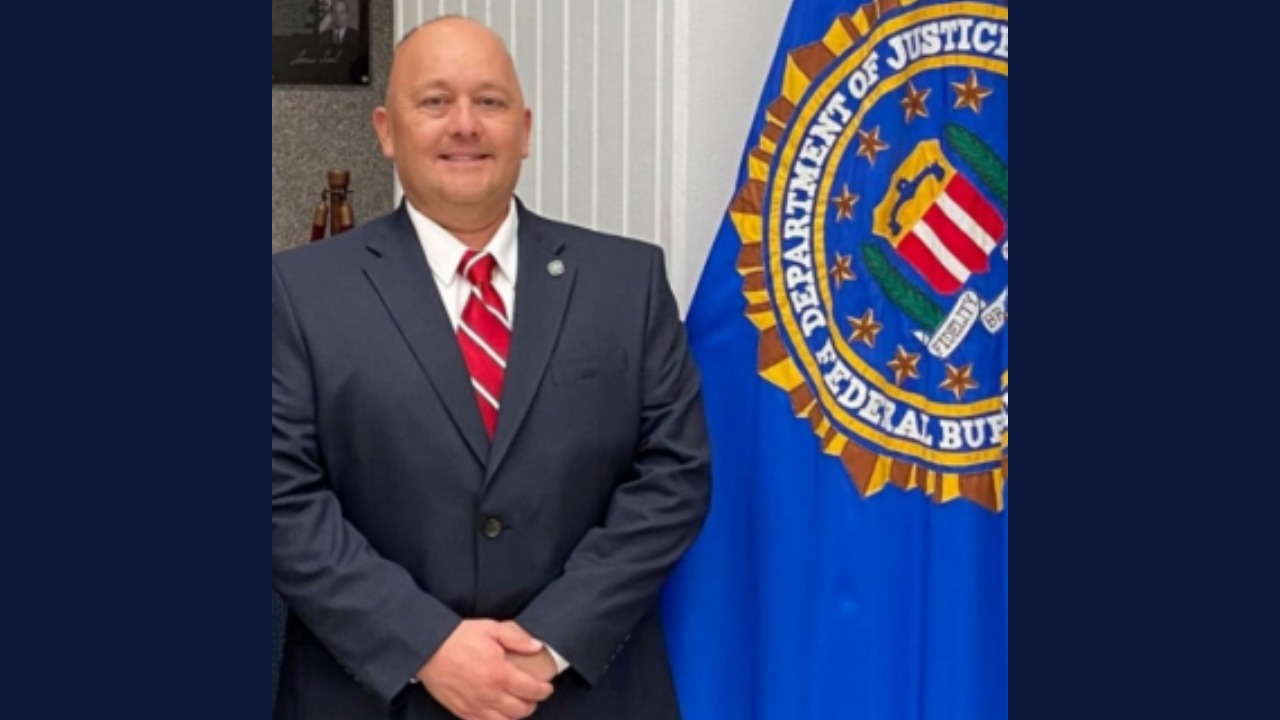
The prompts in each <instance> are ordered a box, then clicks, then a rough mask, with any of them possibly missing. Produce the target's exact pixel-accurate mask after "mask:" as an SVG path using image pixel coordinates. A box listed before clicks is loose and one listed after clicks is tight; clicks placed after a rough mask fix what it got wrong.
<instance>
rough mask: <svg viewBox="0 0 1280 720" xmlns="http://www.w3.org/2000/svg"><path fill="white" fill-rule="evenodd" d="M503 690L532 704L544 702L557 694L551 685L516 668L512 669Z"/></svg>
mask: <svg viewBox="0 0 1280 720" xmlns="http://www.w3.org/2000/svg"><path fill="white" fill-rule="evenodd" d="M502 689H503V690H506V691H507V692H508V693H510V694H511V695H512V696H513V697H515V698H516V699H519V700H524V701H526V702H532V703H540V702H544V701H546V699H547V698H549V697H551V694H552V693H553V692H555V688H554V687H552V685H551V683H549V682H542V681H541V680H539V679H537V678H535V677H534V676H532V675H530V674H529V673H527V672H524V671H523V670H518V669H516V668H514V667H513V668H511V673H510V674H509V675H508V677H507V681H506V683H504V684H503V688H502Z"/></svg>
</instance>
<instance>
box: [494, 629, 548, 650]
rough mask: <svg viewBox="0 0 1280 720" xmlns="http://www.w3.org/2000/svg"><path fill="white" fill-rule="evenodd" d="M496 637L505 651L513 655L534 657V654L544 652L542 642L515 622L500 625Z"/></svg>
mask: <svg viewBox="0 0 1280 720" xmlns="http://www.w3.org/2000/svg"><path fill="white" fill-rule="evenodd" d="M494 637H495V638H497V640H498V642H499V643H501V645H502V647H503V648H504V649H506V650H509V651H510V652H513V653H520V654H521V655H533V654H534V653H540V652H542V648H543V645H542V642H541V641H539V640H537V639H536V638H534V637H533V636H532V635H530V634H529V633H527V632H525V630H524V628H522V627H520V626H519V625H517V624H516V623H514V622H504V623H501V624H499V625H498V627H497V630H496V631H495V634H494Z"/></svg>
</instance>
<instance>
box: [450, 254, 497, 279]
mask: <svg viewBox="0 0 1280 720" xmlns="http://www.w3.org/2000/svg"><path fill="white" fill-rule="evenodd" d="M496 264H497V262H496V261H495V260H494V259H493V256H492V255H490V254H489V253H481V252H476V251H475V250H468V251H467V253H466V254H465V255H463V256H462V264H461V265H459V266H458V272H459V273H461V274H462V276H463V277H465V278H466V279H467V282H469V283H471V284H472V285H475V286H477V287H483V286H485V285H488V284H489V283H490V282H492V280H493V268H494V266H495V265H496Z"/></svg>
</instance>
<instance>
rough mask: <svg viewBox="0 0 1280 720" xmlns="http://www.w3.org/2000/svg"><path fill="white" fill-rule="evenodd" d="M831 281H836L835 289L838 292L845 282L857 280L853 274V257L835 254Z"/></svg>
mask: <svg viewBox="0 0 1280 720" xmlns="http://www.w3.org/2000/svg"><path fill="white" fill-rule="evenodd" d="M831 279H832V280H835V281H836V289H837V290H839V289H840V288H841V287H843V286H844V284H845V283H847V282H852V281H854V280H857V279H858V276H857V275H855V274H853V256H852V255H841V254H839V253H836V264H835V265H833V266H832V268H831Z"/></svg>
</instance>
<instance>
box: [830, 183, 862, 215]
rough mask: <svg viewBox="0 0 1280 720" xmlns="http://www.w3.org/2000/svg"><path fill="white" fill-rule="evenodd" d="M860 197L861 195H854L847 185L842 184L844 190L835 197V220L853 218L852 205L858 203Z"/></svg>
mask: <svg viewBox="0 0 1280 720" xmlns="http://www.w3.org/2000/svg"><path fill="white" fill-rule="evenodd" d="M861 199H862V196H861V195H854V194H853V193H851V192H849V186H848V185H845V186H844V192H842V193H840V197H838V198H836V222H844V221H845V220H852V219H853V206H854V205H857V204H858V201H859V200H861Z"/></svg>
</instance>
